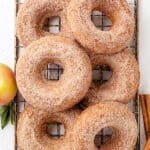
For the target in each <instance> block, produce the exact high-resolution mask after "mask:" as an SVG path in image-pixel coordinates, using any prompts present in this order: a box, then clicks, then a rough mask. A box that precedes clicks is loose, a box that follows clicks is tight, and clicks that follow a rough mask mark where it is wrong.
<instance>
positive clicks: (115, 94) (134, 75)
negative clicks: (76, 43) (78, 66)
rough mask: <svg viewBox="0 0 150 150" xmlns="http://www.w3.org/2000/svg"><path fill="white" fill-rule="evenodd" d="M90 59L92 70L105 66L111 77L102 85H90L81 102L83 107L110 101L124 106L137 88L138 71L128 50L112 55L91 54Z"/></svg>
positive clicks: (134, 60)
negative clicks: (110, 72) (108, 68)
mask: <svg viewBox="0 0 150 150" xmlns="http://www.w3.org/2000/svg"><path fill="white" fill-rule="evenodd" d="M90 58H91V62H92V67H93V69H95V68H96V66H102V65H107V66H109V67H110V69H111V71H112V75H111V77H110V79H108V81H107V82H105V83H103V84H102V85H96V84H95V83H94V82H93V83H92V84H91V87H90V89H89V91H88V93H87V94H86V96H85V98H84V101H83V103H84V105H85V106H88V105H92V104H96V103H99V102H101V101H110V100H111V101H118V102H121V103H125V104H126V103H128V102H129V101H130V100H132V98H134V96H135V94H136V92H137V89H138V86H139V69H138V64H137V61H136V59H135V57H134V56H133V54H132V53H131V52H130V51H129V49H124V50H123V51H121V52H119V53H116V54H113V55H101V54H98V55H95V54H91V56H90Z"/></svg>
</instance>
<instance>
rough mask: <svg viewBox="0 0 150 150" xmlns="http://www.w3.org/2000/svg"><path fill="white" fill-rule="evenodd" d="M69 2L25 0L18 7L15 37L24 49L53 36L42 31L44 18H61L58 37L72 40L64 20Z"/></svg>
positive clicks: (59, 0)
mask: <svg viewBox="0 0 150 150" xmlns="http://www.w3.org/2000/svg"><path fill="white" fill-rule="evenodd" d="M69 1H70V0H63V1H62V0H26V1H25V3H24V4H23V5H22V6H21V7H20V9H19V12H18V15H17V23H16V25H17V35H18V38H19V40H20V41H21V43H22V44H23V45H24V46H25V47H26V46H28V45H29V44H31V43H32V42H33V41H35V40H38V39H40V38H41V37H44V36H53V35H54V34H52V33H49V32H46V31H44V30H43V29H42V25H43V24H42V22H43V20H44V18H46V17H54V16H59V17H60V18H61V31H60V32H59V33H58V34H57V35H58V36H62V37H68V38H73V36H72V33H71V30H70V29H69V25H68V22H67V19H66V16H67V10H66V8H67V6H68V4H69Z"/></svg>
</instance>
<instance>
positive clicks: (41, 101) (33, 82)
mask: <svg viewBox="0 0 150 150" xmlns="http://www.w3.org/2000/svg"><path fill="white" fill-rule="evenodd" d="M49 63H52V64H57V65H59V66H61V68H63V74H62V75H61V76H60V79H59V80H58V81H52V80H47V79H46V78H45V76H44V70H45V69H46V67H47V64H49ZM91 78H92V68H91V62H90V59H89V57H88V55H87V54H86V53H85V52H84V51H83V50H82V49H80V48H79V46H78V45H77V44H76V43H75V42H73V41H72V40H69V39H68V38H63V37H57V36H55V37H49V36H47V37H43V38H41V39H39V40H37V41H35V42H33V43H32V44H31V45H29V46H28V47H27V48H26V50H25V53H24V54H23V55H22V57H20V59H19V60H18V62H17V66H16V80H17V85H18V88H19V90H20V92H21V93H22V95H23V97H24V98H25V99H26V101H27V102H28V103H29V104H30V105H32V106H33V107H36V108H38V109H44V110H46V109H50V110H51V112H57V111H63V110H65V109H68V108H71V107H72V106H74V105H75V104H76V103H78V102H79V101H80V100H81V99H82V98H83V97H84V96H85V95H86V93H87V91H88V89H89V87H90V84H91V80H92V79H91Z"/></svg>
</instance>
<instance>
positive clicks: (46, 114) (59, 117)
mask: <svg viewBox="0 0 150 150" xmlns="http://www.w3.org/2000/svg"><path fill="white" fill-rule="evenodd" d="M79 114H80V111H79V110H78V109H72V110H67V111H64V112H58V113H55V114H51V111H50V110H44V111H42V110H37V109H35V108H33V107H32V106H28V107H27V108H26V109H25V111H24V112H23V113H22V114H21V116H20V118H19V121H18V127H17V140H18V146H19V148H21V150H58V149H59V147H60V146H61V145H63V142H64V141H67V136H68V134H69V132H68V130H70V129H71V128H72V126H73V122H74V119H75V118H76V117H77V116H78V115H79ZM53 122H59V123H62V124H63V125H64V128H65V134H64V136H61V137H60V138H59V139H54V138H51V137H50V136H49V135H48V133H47V132H46V127H47V124H48V123H53ZM61 150H63V149H61ZM64 150H65V149H64Z"/></svg>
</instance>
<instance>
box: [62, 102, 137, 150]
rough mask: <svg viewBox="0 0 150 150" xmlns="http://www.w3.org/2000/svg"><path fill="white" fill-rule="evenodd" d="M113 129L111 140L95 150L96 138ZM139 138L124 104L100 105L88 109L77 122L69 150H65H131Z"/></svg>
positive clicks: (67, 148) (135, 125) (103, 103)
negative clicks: (106, 129) (98, 134)
mask: <svg viewBox="0 0 150 150" xmlns="http://www.w3.org/2000/svg"><path fill="white" fill-rule="evenodd" d="M106 127H108V128H110V129H111V130H112V137H111V139H110V140H109V141H108V142H106V143H105V144H103V145H102V146H101V147H100V148H97V147H96V145H95V144H94V138H95V135H96V134H97V133H98V132H99V131H101V130H102V129H103V128H106ZM137 136H138V128H137V123H136V120H135V117H134V115H133V113H132V112H131V111H130V110H129V109H128V107H127V106H126V105H124V104H121V103H118V102H102V103H99V104H96V105H93V106H89V107H88V108H87V109H86V110H85V111H83V112H82V113H81V115H79V117H78V118H77V119H76V121H75V123H74V126H73V130H72V135H71V136H70V143H68V144H70V147H69V146H68V145H67V144H66V145H65V147H66V150H69V149H72V150H134V146H135V144H136V140H137Z"/></svg>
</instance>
